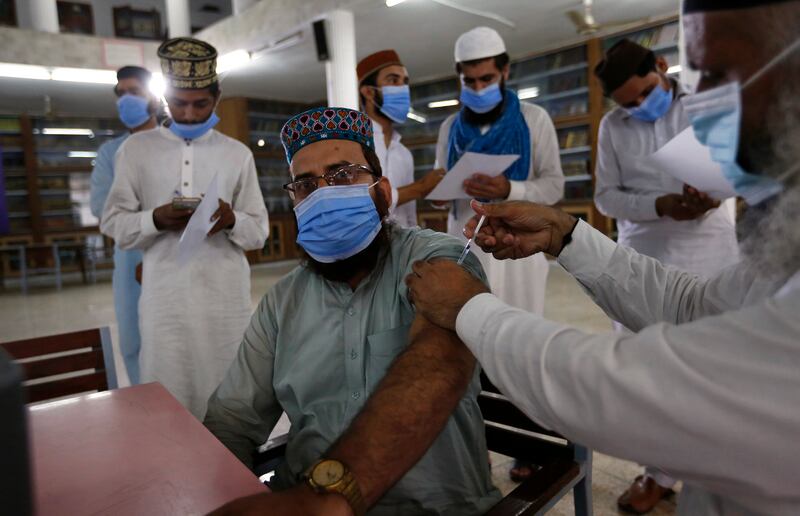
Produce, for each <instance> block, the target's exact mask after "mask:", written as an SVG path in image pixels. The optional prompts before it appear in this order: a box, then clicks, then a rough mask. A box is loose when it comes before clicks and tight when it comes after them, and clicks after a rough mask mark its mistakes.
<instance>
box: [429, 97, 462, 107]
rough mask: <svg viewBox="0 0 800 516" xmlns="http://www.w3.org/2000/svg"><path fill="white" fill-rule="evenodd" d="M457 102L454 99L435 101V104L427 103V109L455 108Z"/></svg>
mask: <svg viewBox="0 0 800 516" xmlns="http://www.w3.org/2000/svg"><path fill="white" fill-rule="evenodd" d="M457 105H458V100H456V99H448V100H437V101H435V102H428V107H429V108H440V107H450V106H457Z"/></svg>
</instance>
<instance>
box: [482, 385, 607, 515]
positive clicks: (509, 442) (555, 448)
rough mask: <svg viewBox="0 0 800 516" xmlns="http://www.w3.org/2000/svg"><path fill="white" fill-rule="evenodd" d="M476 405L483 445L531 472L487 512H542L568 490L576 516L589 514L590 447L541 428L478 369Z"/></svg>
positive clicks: (511, 513) (590, 497)
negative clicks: (523, 464) (527, 466)
mask: <svg viewBox="0 0 800 516" xmlns="http://www.w3.org/2000/svg"><path fill="white" fill-rule="evenodd" d="M481 387H482V389H483V390H482V391H481V394H480V395H479V396H478V405H480V407H481V413H482V414H483V419H484V422H485V424H486V444H487V446H488V448H489V450H491V451H493V452H496V453H500V454H502V455H507V456H509V457H515V458H518V459H521V460H523V461H525V462H528V463H530V464H532V468H533V469H534V471H533V474H532V475H531V476H530V477H529V478H528V479H527V480H525V481H524V482H522V483H521V484H520V485H519V486H517V488H516V489H514V490H513V491H511V492H510V493H509V494H508V495H507V496H506V497H505V498H503V499H502V500H501V501H500V502H498V503H497V505H495V506H494V507H492V508H491V509H490V510H489V512H487V513H486V514H487V516H506V515H513V516H522V515H526V516H527V515H533V514H544V513H546V512H547V511H548V510H550V509H551V508H552V507H553V506H554V505H555V504H556V503H557V502H558V501H559V500H560V499H561V498H563V497H564V496H565V495H566V494H567V493H569V492H570V491H573V497H574V502H575V514H576V515H591V514H592V452H591V450H588V449H587V448H585V447H583V446H580V445H577V444H574V443H571V442H569V441H567V440H566V439H564V438H563V437H561V436H560V435H558V434H557V433H555V432H552V431H550V430H547V429H545V428H542V427H541V426H539V425H537V424H536V423H534V422H533V421H531V420H530V419H529V418H528V416H526V415H525V414H523V413H522V411H520V410H519V409H518V408H516V407H515V406H514V405H513V404H512V403H511V402H510V401H509V400H508V398H506V397H505V396H503V395H502V394H501V393H500V391H499V390H498V389H497V388H496V387H495V386H494V385H492V383H491V381H489V379H488V378H487V377H486V375H485V374H484V373H481Z"/></svg>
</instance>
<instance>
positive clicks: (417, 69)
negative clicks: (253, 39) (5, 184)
mask: <svg viewBox="0 0 800 516" xmlns="http://www.w3.org/2000/svg"><path fill="white" fill-rule="evenodd" d="M458 3H459V4H461V5H463V6H466V7H472V8H477V9H491V10H492V11H493V12H495V13H496V14H499V15H501V16H504V17H506V18H508V19H511V20H513V21H514V22H515V23H516V28H513V29H512V28H510V27H507V26H505V25H502V24H501V23H498V22H495V21H492V20H488V19H485V18H481V17H478V16H475V15H471V14H467V13H463V12H460V11H457V10H454V9H451V8H448V7H444V6H442V5H440V4H437V3H435V2H433V1H431V0H407V1H406V2H405V3H403V4H400V5H398V6H395V7H391V8H388V7H386V6H385V2H384V0H354V2H353V4H352V9H353V11H354V13H355V22H356V45H357V48H358V58H359V59H360V58H361V57H363V56H365V55H367V54H369V53H371V52H374V51H377V50H381V49H384V48H394V49H396V50H397V51H398V52H399V54H400V57H401V58H402V59H403V61H404V63H405V64H406V66H407V67H408V70H409V73H410V75H411V79H412V82H413V81H423V80H426V79H432V78H436V77H442V76H447V75H450V74H452V73H453V44H454V43H455V40H456V38H457V37H458V36H459V35H460V34H461V33H463V32H465V31H467V30H469V29H471V28H473V27H475V26H478V25H488V26H490V27H493V28H495V29H496V30H498V31H499V32H500V34H501V35H502V36H503V38H504V39H505V42H506V46H507V48H508V51H509V53H510V54H511V57H512V58H516V57H521V56H524V55H526V54H530V53H534V52H538V51H541V50H545V49H548V48H554V47H557V46H560V45H563V44H568V43H571V42H573V41H576V40H577V39H578V38H579V36H578V35H577V34H576V32H575V28H574V27H573V25H572V24H571V23H570V21H569V20H568V19H567V17H566V16H565V15H564V13H565V12H566V11H568V10H570V9H575V8H580V4H581V2H580V1H579V0H495V1H493V2H486V1H485V0H458ZM594 4H595V7H594V14H595V18H596V19H597V21H598V23H601V24H603V23H618V22H623V21H629V20H633V19H638V18H647V17H660V16H664V15H669V14H675V13H676V12H677V10H678V6H679V0H595V2H594ZM310 32H311V31H310V28H309V27H306V28H305V29H304V30H303V39H302V41H301V42H300V43H299V44H297V45H295V46H292V47H290V48H286V49H284V50H280V51H276V52H273V53H271V54H269V55H267V56H265V57H263V58H261V59H259V60H256V61H254V62H252V63H251V64H250V65H249V66H248V67H247V68H244V69H240V70H237V71H234V72H231V73H230V74H229V75H228V76H227V77H225V78H224V80H223V83H222V86H223V90H224V92H225V95H226V96H247V97H253V98H268V99H281V100H294V101H301V102H311V101H315V100H321V99H324V98H325V67H324V64H323V63H320V62H318V61H317V59H316V52H315V49H314V42H313V37H312V35H311V33H310ZM281 36H284V35H282V34H281V35H275V37H281ZM331 37H332V35H331V34H329V35H328V38H331ZM0 90H2V91H3V92H4V95H3V96H0V110H2V111H6V112H8V111H11V112H19V111H20V110H22V109H27V110H30V111H41V110H42V104H43V103H42V100H41V99H42V97H43V95H45V94H47V95H50V96H51V98H52V104H53V107H54V108H55V110H56V111H57V112H62V113H87V114H89V113H91V114H96V115H109V116H111V115H113V114H114V104H113V95H112V93H111V90H110V88H109V87H108V86H92V85H78V84H68V83H60V84H59V83H54V82H48V83H43V82H40V81H20V80H11V79H0Z"/></svg>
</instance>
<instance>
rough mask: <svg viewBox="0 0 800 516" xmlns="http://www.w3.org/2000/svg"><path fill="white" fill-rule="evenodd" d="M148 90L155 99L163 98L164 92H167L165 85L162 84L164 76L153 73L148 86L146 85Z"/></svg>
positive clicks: (164, 83)
mask: <svg viewBox="0 0 800 516" xmlns="http://www.w3.org/2000/svg"><path fill="white" fill-rule="evenodd" d="M148 87H149V88H150V92H151V93H152V94H153V95H155V96H156V98H159V99H160V98H161V97H163V96H164V92H165V91H167V83H166V82H164V75H163V74H160V73H154V74H153V76H152V77H150V84H148Z"/></svg>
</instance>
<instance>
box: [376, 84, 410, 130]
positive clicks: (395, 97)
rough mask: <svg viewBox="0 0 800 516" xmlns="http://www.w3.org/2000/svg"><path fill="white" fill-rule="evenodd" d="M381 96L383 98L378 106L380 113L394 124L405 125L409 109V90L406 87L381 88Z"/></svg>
mask: <svg viewBox="0 0 800 516" xmlns="http://www.w3.org/2000/svg"><path fill="white" fill-rule="evenodd" d="M381 95H382V96H383V104H382V105H381V106H380V110H381V113H383V114H384V115H386V116H387V117H389V120H391V121H392V122H394V123H397V124H403V123H405V121H406V118H407V117H408V112H409V110H410V109H411V90H410V89H409V88H408V85H403V86H383V87H382V88H381Z"/></svg>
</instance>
